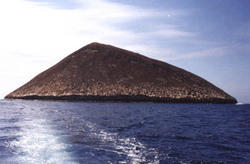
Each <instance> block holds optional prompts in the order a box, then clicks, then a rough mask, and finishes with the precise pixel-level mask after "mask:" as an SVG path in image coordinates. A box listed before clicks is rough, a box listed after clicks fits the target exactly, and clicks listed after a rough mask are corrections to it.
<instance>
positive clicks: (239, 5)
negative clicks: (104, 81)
mask: <svg viewBox="0 0 250 164" xmlns="http://www.w3.org/2000/svg"><path fill="white" fill-rule="evenodd" d="M91 42H100V43H105V44H111V45H114V46H118V47H121V48H124V49H128V50H131V51H135V52H138V53H140V54H143V55H145V56H148V57H150V58H154V59H158V60H162V61H164V62H167V63H170V64H173V65H175V66H178V67H181V68H183V69H186V70H188V71H190V72H192V73H194V74H196V75H199V76H201V77H202V78H204V79H206V80H208V81H210V82H211V83H213V84H214V85H216V86H218V87H219V88H221V89H223V90H224V91H226V92H227V93H229V94H231V95H232V96H234V97H235V98H237V100H238V101H239V102H241V103H250V93H249V91H250V1H249V0H209V1H204V0H137V1H135V0H126V1H125V0H64V1H63V0H11V1H1V2H0V44H1V46H0V70H1V71H0V77H1V80H0V98H3V97H4V96H5V95H6V94H8V93H9V92H11V91H13V90H15V89H17V88H18V87H20V86H21V85H23V84H25V83H26V82H28V81H29V80H31V79H32V78H33V77H34V76H36V75H37V74H39V73H40V72H42V71H44V70H46V69H47V68H49V67H51V66H52V65H54V64H56V63H57V62H59V61H60V60H61V59H63V58H64V57H66V56H67V55H69V54H70V53H72V52H74V51H75V50H77V49H79V48H81V47H83V46H85V45H86V44H89V43H91Z"/></svg>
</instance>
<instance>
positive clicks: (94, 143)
mask: <svg viewBox="0 0 250 164" xmlns="http://www.w3.org/2000/svg"><path fill="white" fill-rule="evenodd" d="M81 163H86V164H99V163H100V164H105V163H115V164H116V163H124V164H125V163H135V164H136V163H145V164H146V163H156V164H157V163H162V164H165V163H166V164H168V163H170V164H178V163H180V164H184V163H187V164H189V163H191V164H201V163H202V164H203V163H205V164H206V163H209V164H210V163H211V164H213V163H221V164H223V163H229V164H230V163H237V164H238V163H244V164H245V163H246V164H249V163H250V105H212V104H161V103H109V102H106V103H96V102H67V101H28V100H0V164H81Z"/></svg>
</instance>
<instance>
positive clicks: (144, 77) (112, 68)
mask: <svg viewBox="0 0 250 164" xmlns="http://www.w3.org/2000/svg"><path fill="white" fill-rule="evenodd" d="M5 98H11V99H19V98H20V99H61V100H98V101H99V100H100V101H105V100H109V101H153V102H177V103H178V102H185V103H236V102H237V101H236V99H235V98H233V97H232V96H230V95H228V94H227V93H225V92H224V91H222V90H221V89H219V88H217V87H216V86H214V85H213V84H211V83H209V82H208V81H206V80H204V79H202V78H200V77H198V76H196V75H194V74H192V73H190V72H187V71H185V70H183V69H181V68H177V67H175V66H173V65H170V64H167V63H164V62H161V61H158V60H154V59H150V58H148V57H145V56H142V55H140V54H138V53H134V52H131V51H127V50H124V49H120V48H117V47H114V46H111V45H105V44H100V43H91V44H89V45H87V46H85V47H83V48H81V49H79V50H77V51H76V52H74V53H72V54H71V55H69V56H68V57H66V58H64V59H63V60H62V61H60V62H59V63H57V64H56V65H54V66H52V67H51V68H49V69H48V70H46V71H44V72H42V73H41V74H39V75H37V76H36V77H35V78H33V79H32V80H31V81H29V82H28V83H26V84H25V85H23V86H22V87H20V88H18V89H17V90H15V91H13V92H12V93H10V94H8V95H7V96H6V97H5Z"/></svg>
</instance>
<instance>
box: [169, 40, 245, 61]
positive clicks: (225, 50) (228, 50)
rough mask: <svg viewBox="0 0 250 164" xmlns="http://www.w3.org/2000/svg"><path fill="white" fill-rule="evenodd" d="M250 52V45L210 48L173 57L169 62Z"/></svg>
mask: <svg viewBox="0 0 250 164" xmlns="http://www.w3.org/2000/svg"><path fill="white" fill-rule="evenodd" d="M249 51H250V44H233V45H227V46H221V47H215V48H208V49H204V50H200V51H195V52H191V53H187V54H179V55H175V56H172V58H169V60H182V59H189V58H199V57H206V56H222V55H232V54H241V53H242V54H245V52H249Z"/></svg>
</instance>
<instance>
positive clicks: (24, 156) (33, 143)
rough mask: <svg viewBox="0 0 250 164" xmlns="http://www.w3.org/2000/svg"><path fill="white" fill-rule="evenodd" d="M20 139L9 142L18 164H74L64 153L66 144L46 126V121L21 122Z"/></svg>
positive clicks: (69, 155) (67, 154) (68, 154)
mask: <svg viewBox="0 0 250 164" xmlns="http://www.w3.org/2000/svg"><path fill="white" fill-rule="evenodd" d="M19 124H21V130H20V132H18V135H19V136H20V138H19V139H18V140H16V141H13V142H11V144H10V145H11V147H12V149H16V154H17V156H18V157H17V160H18V163H23V164H37V163H39V164H64V163H67V164H68V163H71V164H75V163H76V162H74V161H73V160H72V158H71V154H70V153H69V152H67V151H66V148H67V147H68V145H67V144H64V143H62V142H60V138H59V137H58V136H56V135H55V132H54V131H53V130H52V128H50V125H49V124H47V122H46V120H43V119H36V120H32V121H28V122H21V123H19Z"/></svg>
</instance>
